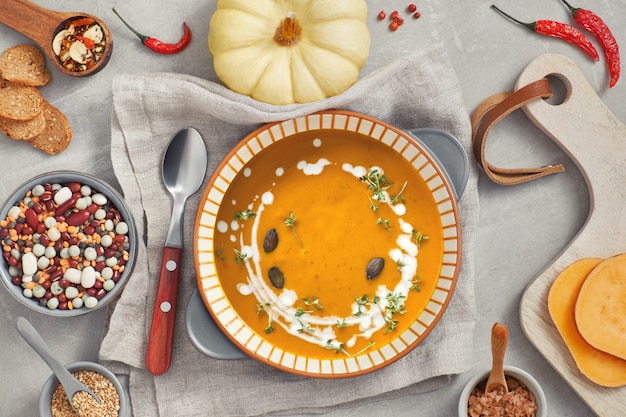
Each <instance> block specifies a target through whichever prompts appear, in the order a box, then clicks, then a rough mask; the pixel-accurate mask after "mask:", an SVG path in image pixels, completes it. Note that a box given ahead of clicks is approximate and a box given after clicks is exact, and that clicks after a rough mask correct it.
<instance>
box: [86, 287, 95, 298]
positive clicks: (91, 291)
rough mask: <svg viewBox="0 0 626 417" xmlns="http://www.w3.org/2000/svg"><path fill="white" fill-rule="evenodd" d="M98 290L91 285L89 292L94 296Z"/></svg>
mask: <svg viewBox="0 0 626 417" xmlns="http://www.w3.org/2000/svg"><path fill="white" fill-rule="evenodd" d="M97 292H98V290H97V289H96V288H94V287H91V288H89V289H88V290H87V294H89V295H91V296H92V297H94V296H95V295H96V293H97Z"/></svg>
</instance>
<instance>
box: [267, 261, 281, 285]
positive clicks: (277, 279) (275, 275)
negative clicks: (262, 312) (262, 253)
mask: <svg viewBox="0 0 626 417" xmlns="http://www.w3.org/2000/svg"><path fill="white" fill-rule="evenodd" d="M267 275H268V276H269V278H270V282H271V283H272V285H273V286H274V287H276V288H277V289H279V290H280V289H281V288H283V285H285V276H284V275H283V271H281V270H280V269H279V268H278V267H277V266H273V267H271V268H270V270H269V271H268V273H267Z"/></svg>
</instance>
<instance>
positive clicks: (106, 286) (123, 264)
mask: <svg viewBox="0 0 626 417" xmlns="http://www.w3.org/2000/svg"><path fill="white" fill-rule="evenodd" d="M0 243H1V244H2V259H0V278H1V281H2V282H3V284H4V286H5V287H6V289H7V290H8V291H9V292H10V293H11V294H12V295H13V296H14V297H15V298H16V299H17V300H18V301H19V302H21V303H22V304H24V305H25V306H27V307H29V308H31V309H33V310H36V311H39V312H41V313H44V314H47V315H52V316H77V315H81V314H85V313H88V312H90V311H94V310H96V309H98V308H100V307H102V306H104V305H106V304H108V303H109V302H111V301H112V300H114V299H115V298H116V297H117V296H118V295H119V294H120V293H121V291H122V289H123V288H124V285H125V284H126V282H127V281H128V279H129V277H130V275H131V274H132V270H133V267H134V264H135V259H136V257H137V231H136V228H135V222H134V220H133V217H132V215H131V212H130V209H129V208H128V206H127V204H126V202H125V201H124V199H123V198H122V196H121V195H120V194H119V193H118V192H117V191H116V190H115V189H114V188H113V187H112V186H110V185H109V184H107V183H106V182H104V181H102V180H100V179H98V178H95V177H92V176H90V175H88V174H84V173H79V172H73V171H55V172H51V173H47V174H43V175H39V176H37V177H34V178H32V179H30V180H29V181H27V182H25V183H24V184H22V185H21V186H19V187H18V188H17V190H15V191H14V192H13V193H12V194H11V195H10V196H9V198H8V199H7V200H6V202H5V203H4V205H3V206H2V209H1V210H0Z"/></svg>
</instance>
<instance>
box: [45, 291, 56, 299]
mask: <svg viewBox="0 0 626 417" xmlns="http://www.w3.org/2000/svg"><path fill="white" fill-rule="evenodd" d="M44 297H45V299H46V300H49V299H51V298H52V297H54V294H52V291H50V290H48V291H46V295H44Z"/></svg>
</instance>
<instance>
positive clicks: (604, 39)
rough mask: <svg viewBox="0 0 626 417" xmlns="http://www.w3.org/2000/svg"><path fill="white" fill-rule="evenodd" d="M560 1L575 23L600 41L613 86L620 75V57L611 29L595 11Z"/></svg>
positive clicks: (611, 85) (563, 0)
mask: <svg viewBox="0 0 626 417" xmlns="http://www.w3.org/2000/svg"><path fill="white" fill-rule="evenodd" d="M561 1H562V2H563V3H564V4H565V5H566V6H567V8H568V9H569V10H570V12H571V13H572V16H574V20H575V21H576V23H578V24H579V25H580V26H582V27H583V28H585V29H587V30H588V31H589V32H591V33H592V34H593V36H595V37H596V39H597V40H598V42H599V43H600V46H602V50H603V51H604V56H605V57H606V63H607V66H608V68H609V74H610V76H611V81H610V82H609V87H613V86H614V85H615V84H616V83H617V80H619V76H620V58H619V47H618V46H617V41H616V40H615V37H614V36H613V34H612V33H611V30H610V29H609V27H608V26H607V25H606V23H604V21H603V20H602V19H601V18H600V17H599V16H598V15H596V14H595V13H593V12H591V11H589V10H585V9H581V8H579V7H572V6H571V5H570V4H569V3H568V2H566V1H565V0H561Z"/></svg>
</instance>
